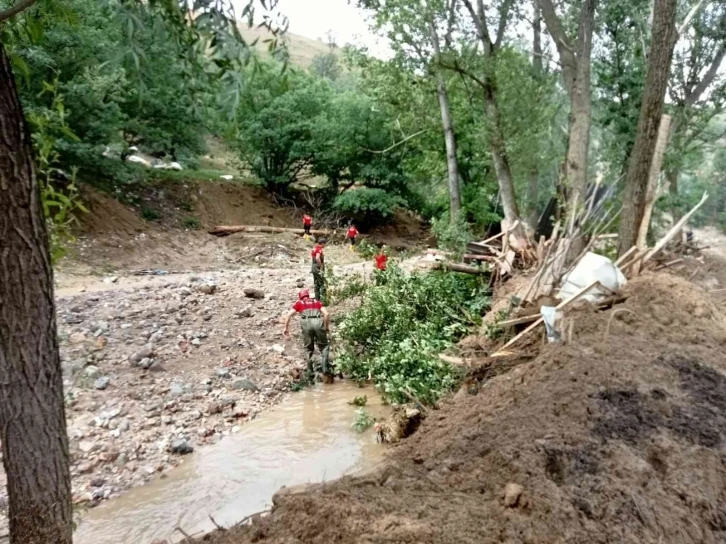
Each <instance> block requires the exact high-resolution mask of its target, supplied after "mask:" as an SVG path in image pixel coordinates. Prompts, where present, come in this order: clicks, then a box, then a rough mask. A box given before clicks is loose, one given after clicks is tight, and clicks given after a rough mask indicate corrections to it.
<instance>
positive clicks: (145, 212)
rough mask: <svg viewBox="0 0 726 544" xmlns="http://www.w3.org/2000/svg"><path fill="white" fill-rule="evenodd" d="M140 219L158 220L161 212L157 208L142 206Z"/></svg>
mask: <svg viewBox="0 0 726 544" xmlns="http://www.w3.org/2000/svg"><path fill="white" fill-rule="evenodd" d="M141 219H143V220H145V221H158V220H159V219H161V213H159V210H156V209H154V208H149V207H148V206H143V207H142V208H141Z"/></svg>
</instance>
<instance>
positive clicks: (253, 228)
mask: <svg viewBox="0 0 726 544" xmlns="http://www.w3.org/2000/svg"><path fill="white" fill-rule="evenodd" d="M208 232H209V234H213V235H214V236H229V235H230V234H235V233H237V232H275V233H280V232H291V233H293V234H300V235H303V234H305V231H304V230H303V229H288V228H283V227H267V226H259V225H220V226H218V227H214V228H213V229H211V230H210V231H208ZM334 232H335V231H331V230H321V229H316V230H311V231H310V234H314V235H316V236H329V235H331V234H334Z"/></svg>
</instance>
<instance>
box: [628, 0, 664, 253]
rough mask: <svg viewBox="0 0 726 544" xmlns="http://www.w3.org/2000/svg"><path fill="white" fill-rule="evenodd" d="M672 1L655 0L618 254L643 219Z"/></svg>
mask: <svg viewBox="0 0 726 544" xmlns="http://www.w3.org/2000/svg"><path fill="white" fill-rule="evenodd" d="M676 5H677V2H676V0H655V6H654V9H653V33H652V38H651V43H650V58H649V59H648V72H647V74H646V76H645V86H644V88H643V100H642V103H641V107H640V118H639V119H638V130H637V133H636V136H635V144H634V146H633V153H632V155H631V157H630V165H629V166H628V175H627V177H626V180H625V193H624V195H623V210H622V213H621V215H620V233H619V236H618V253H619V254H620V255H622V254H623V253H625V252H626V251H627V250H629V249H630V248H631V247H633V246H634V245H635V244H636V242H637V236H638V230H639V228H640V225H641V223H642V221H643V214H644V212H645V204H646V203H645V200H646V191H647V187H648V177H649V174H650V170H651V165H652V163H653V154H654V151H655V145H656V141H657V138H658V126H659V124H660V118H661V115H662V112H663V103H664V101H665V92H666V88H667V86H668V76H669V74H670V67H671V59H672V57H673V48H674V47H675V43H676V37H677V33H676Z"/></svg>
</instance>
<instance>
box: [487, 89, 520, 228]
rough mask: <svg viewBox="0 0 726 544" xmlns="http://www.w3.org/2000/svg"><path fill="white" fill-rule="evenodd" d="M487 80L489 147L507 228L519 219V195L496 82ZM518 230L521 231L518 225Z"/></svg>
mask: <svg viewBox="0 0 726 544" xmlns="http://www.w3.org/2000/svg"><path fill="white" fill-rule="evenodd" d="M485 82H486V83H487V84H488V86H487V88H486V89H484V105H485V108H486V113H487V117H488V121H489V123H490V127H491V130H490V135H489V149H490V151H491V154H492V160H493V162H494V172H495V174H496V176H497V182H498V183H499V194H500V195H501V197H502V208H503V209H504V222H505V223H506V226H507V228H510V227H511V226H512V225H514V223H515V222H516V221H518V220H519V208H518V206H517V195H516V193H515V192H514V181H513V179H512V170H511V168H510V166H509V158H508V157H507V149H506V145H505V143H504V134H503V133H502V122H501V116H500V114H499V106H498V105H497V97H496V90H495V87H494V85H495V82H494V81H493V79H492V78H491V77H486V78H485ZM516 231H517V232H519V231H521V228H520V227H517V229H516Z"/></svg>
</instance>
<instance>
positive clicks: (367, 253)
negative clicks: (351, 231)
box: [355, 238, 379, 260]
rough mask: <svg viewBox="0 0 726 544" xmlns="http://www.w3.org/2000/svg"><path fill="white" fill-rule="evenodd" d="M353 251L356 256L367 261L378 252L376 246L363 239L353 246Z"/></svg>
mask: <svg viewBox="0 0 726 544" xmlns="http://www.w3.org/2000/svg"><path fill="white" fill-rule="evenodd" d="M355 251H356V253H358V255H360V256H361V257H363V258H364V259H366V260H368V259H372V258H373V257H374V256H375V255H378V251H379V250H378V247H377V246H375V245H374V244H371V243H370V242H369V241H368V240H366V239H365V238H364V239H362V240H361V241H360V242H358V243H357V244H356V245H355Z"/></svg>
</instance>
